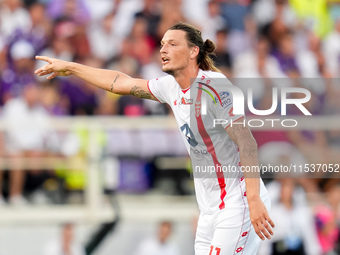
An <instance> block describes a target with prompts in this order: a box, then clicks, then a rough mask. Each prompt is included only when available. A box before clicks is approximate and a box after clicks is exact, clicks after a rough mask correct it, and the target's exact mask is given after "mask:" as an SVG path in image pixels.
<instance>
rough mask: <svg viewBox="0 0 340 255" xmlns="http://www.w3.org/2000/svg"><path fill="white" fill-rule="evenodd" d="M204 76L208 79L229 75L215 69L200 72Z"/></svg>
mask: <svg viewBox="0 0 340 255" xmlns="http://www.w3.org/2000/svg"><path fill="white" fill-rule="evenodd" d="M200 73H201V74H202V75H203V76H205V77H206V78H208V79H211V80H214V79H219V78H225V79H227V77H226V76H225V75H224V74H223V73H219V72H215V71H203V70H201V72H200Z"/></svg>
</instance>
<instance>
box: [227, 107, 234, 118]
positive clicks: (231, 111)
mask: <svg viewBox="0 0 340 255" xmlns="http://www.w3.org/2000/svg"><path fill="white" fill-rule="evenodd" d="M233 110H234V107H231V109H230V111H229V112H228V113H229V117H234V116H235V115H234V114H233Z"/></svg>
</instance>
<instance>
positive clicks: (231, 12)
mask: <svg viewBox="0 0 340 255" xmlns="http://www.w3.org/2000/svg"><path fill="white" fill-rule="evenodd" d="M180 21H184V22H188V23H190V24H193V25H195V26H196V27H198V28H200V29H201V31H202V36H203V38H204V39H208V38H209V39H211V40H212V41H214V42H215V44H216V52H215V53H216V54H215V55H214V56H212V58H213V59H214V61H215V63H216V65H217V67H218V68H219V69H220V70H221V72H223V73H224V74H225V75H226V76H227V77H228V78H229V79H232V80H233V81H234V83H235V84H236V85H238V86H239V87H241V88H242V89H248V88H250V89H253V102H254V106H255V108H256V109H269V108H270V106H271V104H272V100H271V98H272V96H271V95H272V88H273V87H285V86H293V87H304V88H307V89H308V90H309V91H310V92H311V93H312V98H311V100H310V101H309V102H308V103H306V104H305V107H306V108H307V109H308V110H309V111H310V112H311V113H312V114H313V116H321V115H323V116H325V115H327V116H332V115H338V114H339V112H340V100H338V98H339V96H340V86H339V85H338V84H337V83H336V82H337V78H339V76H340V1H338V0H96V1H94V0H0V114H1V115H0V120H2V121H4V122H6V123H8V124H9V125H10V127H11V131H10V132H9V133H7V134H6V135H0V155H6V157H8V158H9V159H11V160H12V165H11V166H12V168H13V169H14V170H12V171H10V176H9V177H10V178H9V181H8V182H7V186H8V194H9V195H8V196H9V201H10V202H11V203H13V204H22V203H25V202H24V201H23V198H22V197H21V194H22V192H23V188H24V183H25V178H28V177H27V176H26V177H25V175H24V174H23V171H21V169H22V168H23V167H22V166H21V165H20V164H19V163H15V162H16V161H15V159H16V158H18V157H30V158H37V157H41V156H42V155H45V154H46V149H48V150H49V151H50V152H53V151H55V150H56V148H59V147H60V144H58V143H60V142H59V141H58V140H60V136H59V137H58V138H56V137H55V136H54V135H51V132H50V131H51V127H50V126H49V125H48V123H47V121H46V119H47V117H49V116H74V115H90V116H92V115H96V116H99V115H101V116H103V115H104V116H111V115H123V116H143V115H168V114H170V111H169V108H168V107H167V106H165V105H161V104H159V103H157V102H154V101H150V100H143V99H139V98H135V97H131V96H124V97H121V96H118V95H114V94H112V93H106V92H105V91H102V90H100V89H97V88H96V87H94V86H92V85H90V84H87V83H86V82H83V81H81V80H80V79H77V78H74V77H68V78H56V79H54V80H52V81H47V80H46V79H45V78H41V77H37V76H36V75H34V70H35V69H36V68H38V67H40V66H42V65H43V63H42V62H39V61H36V60H35V59H34V56H35V55H46V56H50V57H56V58H60V59H63V60H67V61H76V62H79V63H83V64H86V65H90V66H93V67H98V68H108V69H115V70H119V71H122V72H124V73H126V74H128V75H130V76H132V77H140V78H143V79H153V78H157V77H160V76H163V75H165V74H164V73H163V72H162V70H161V63H160V56H159V45H160V40H161V38H162V36H163V34H164V33H165V32H166V30H167V29H168V28H169V27H170V26H171V25H173V24H174V23H176V22H180ZM274 78H275V79H274ZM285 78H290V80H289V82H286V81H285V80H286V79H285ZM296 97H298V95H296ZM288 112H289V114H292V115H301V112H299V111H297V109H296V108H294V109H289V110H288ZM23 128H24V129H25V130H26V132H27V130H30V131H29V135H27V133H23V132H22V130H23ZM84 130H85V129H84V128H83V127H81V128H79V129H78V130H77V131H76V134H77V137H78V140H80V142H78V146H76V147H77V148H74V145H72V144H74V143H73V142H72V139H73V138H70V137H67V135H66V134H64V136H63V138H64V139H65V140H66V141H67V142H65V145H64V146H63V147H64V148H63V149H62V151H63V153H62V154H63V155H74V154H76V153H74V152H73V151H78V152H79V151H81V152H80V153H78V154H77V155H78V156H79V155H83V154H84V152H83V151H82V149H83V148H84V147H86V143H87V142H86V141H85V140H86V138H88V134H86V131H84ZM98 136H99V137H101V134H99V135H98ZM112 137H113V138H112ZM126 137H128V135H127V136H126ZM160 137H161V136H160ZM254 137H255V139H256V140H257V143H258V145H259V155H260V160H261V162H263V163H268V164H274V165H275V164H276V165H280V164H284V165H289V164H305V163H316V164H323V163H325V164H339V158H340V131H339V130H334V129H332V130H315V131H313V130H309V131H307V130H293V131H290V132H283V131H265V132H264V131H255V132H254ZM47 138H48V139H47ZM123 138H125V136H122V134H119V135H116V136H114V134H113V135H112V136H111V139H121V140H122V139H123ZM149 138H150V136H146V138H145V140H148V141H149V140H150V139H149ZM98 139H99V140H101V139H102V140H105V139H104V138H98ZM162 139H163V138H161V139H158V142H159V141H161V140H162ZM107 140H108V141H110V139H109V138H108V139H107ZM99 143H100V142H99ZM163 143H164V144H166V143H167V142H166V141H165V140H164V141H163ZM121 144H122V146H123V145H124V144H125V145H126V144H127V143H126V142H122V143H121ZM150 148H151V147H150ZM112 150H113V151H114V149H112ZM129 150H130V149H129V148H127V149H126V151H129ZM141 151H144V152H146V151H149V152H150V150H147V149H146V150H141ZM155 151H158V152H159V151H160V150H159V149H157V150H155ZM58 153H60V152H58ZM150 153H151V152H150ZM129 162H130V161H129ZM111 163H112V162H111ZM127 164H131V162H130V163H127ZM129 167H132V168H134V169H137V168H138V167H139V165H133V164H132V165H130V166H129ZM31 168H32V169H36V167H34V164H33V165H32V166H31ZM61 168H63V167H61ZM29 176H33V177H34V178H32V179H30V180H31V182H30V183H31V184H32V183H33V184H34V183H35V182H36V183H37V185H39V184H41V183H43V181H45V180H46V176H44V175H43V176H41V173H39V171H37V170H32V171H30V172H29ZM37 176H40V177H39V178H37ZM5 177H6V176H5ZM326 177H327V178H324V176H320V178H313V179H305V178H291V179H277V180H275V181H273V182H272V183H271V184H270V187H269V189H270V190H271V191H270V192H271V194H274V195H273V197H272V200H273V201H275V202H274V205H275V207H274V208H275V209H274V213H273V214H274V216H273V218H274V221H275V217H276V218H277V219H282V215H285V216H286V215H292V217H288V218H287V221H286V222H285V223H283V227H282V228H281V229H285V227H286V230H282V232H280V233H281V234H278V235H277V236H278V239H277V240H274V241H275V242H274V244H271V246H268V247H271V248H272V249H273V250H275V252H276V253H275V254H304V253H303V252H306V253H305V254H320V253H317V251H318V249H319V248H310V247H314V246H313V244H315V242H314V243H313V240H314V239H313V238H314V237H315V238H318V239H319V240H320V247H321V248H322V250H323V254H336V253H335V251H336V249H338V248H336V244H337V240H338V239H339V224H338V218H339V216H338V215H339V213H338V208H339V200H340V198H339V188H338V185H339V182H338V180H339V179H335V178H334V177H336V178H338V177H339V174H338V175H337V176H334V175H331V176H326ZM3 178H4V177H3V174H2V171H1V172H0V189H1V190H2V189H4V188H3V187H2V183H3V181H2V179H3ZM6 178H7V177H6ZM70 178H71V179H72V178H73V177H72V176H71V177H70ZM75 178H79V176H78V177H75ZM32 180H34V181H32ZM76 182H77V181H76ZM73 183H74V182H73ZM80 183H81V184H79V185H78V186H79V187H82V185H83V183H84V182H83V180H81V181H80ZM37 185H33V186H37ZM75 186H77V184H76V185H75ZM301 187H302V188H303V189H302V191H301V190H300V191H298V192H297V193H294V192H293V190H294V189H295V188H297V189H299V188H301ZM283 191H284V192H283ZM320 191H321V193H320ZM299 192H300V193H299ZM293 194H295V195H296V194H302V195H301V196H298V197H296V196H295V197H294V198H293ZM306 194H307V196H308V195H310V194H313V195H315V194H316V196H318V195H320V194H322V195H323V196H326V197H327V200H326V199H325V200H323V201H324V203H323V204H318V206H315V211H313V212H310V214H311V215H314V218H313V217H312V216H311V217H310V218H308V217H307V216H306V217H305V218H304V221H298V222H296V221H297V219H300V216H301V215H309V213H308V212H307V213H306V210H308V209H306V208H307V207H305V205H306V201H308V199H309V198H306V197H305V195H306ZM311 199H313V198H311ZM313 201H315V200H313ZM317 201H320V199H319V200H317ZM3 203H4V200H3V198H2V197H1V196H0V205H1V204H3ZM308 208H310V207H308ZM293 209H294V210H293ZM295 209H296V210H295ZM300 214H301V215H300ZM299 215H300V216H299ZM302 217H304V216H302ZM278 221H279V220H277V221H276V222H278ZM313 221H314V222H315V226H316V227H315V229H314V230H313V229H312V230H311V229H310V227H311V226H314V224H313ZM311 224H312V225H311ZM287 226H294V227H293V230H294V231H292V228H287ZM306 226H309V227H307V228H306ZM313 231H315V236H314V237H310V235H311V233H313ZM303 244H304V245H303ZM268 247H267V249H270V248H268ZM282 247H285V249H286V251H288V252H290V253H283V252H282V249H283V248H282ZM306 249H307V250H308V249H309V250H308V251H306ZM283 250H284V249H283ZM313 250H314V253H313ZM280 251H281V253H280ZM293 252H295V253H293ZM332 252H333V253H332ZM273 254H274V253H273Z"/></svg>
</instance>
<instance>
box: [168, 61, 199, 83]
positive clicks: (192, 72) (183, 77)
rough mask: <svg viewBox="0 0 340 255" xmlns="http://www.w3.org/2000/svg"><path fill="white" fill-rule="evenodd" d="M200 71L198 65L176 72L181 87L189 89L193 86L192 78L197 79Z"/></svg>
mask: <svg viewBox="0 0 340 255" xmlns="http://www.w3.org/2000/svg"><path fill="white" fill-rule="evenodd" d="M198 72H199V67H198V66H196V65H195V66H191V67H188V68H186V69H184V70H180V71H178V72H177V73H174V75H173V76H174V77H175V80H176V81H177V83H178V84H179V86H180V87H181V89H187V88H189V87H190V86H191V79H192V78H193V79H196V77H197V75H198Z"/></svg>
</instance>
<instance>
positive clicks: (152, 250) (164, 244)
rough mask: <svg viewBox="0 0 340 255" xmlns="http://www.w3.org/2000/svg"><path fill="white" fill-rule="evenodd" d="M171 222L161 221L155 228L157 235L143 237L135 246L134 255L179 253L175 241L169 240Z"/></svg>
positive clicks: (172, 254)
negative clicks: (156, 228)
mask: <svg viewBox="0 0 340 255" xmlns="http://www.w3.org/2000/svg"><path fill="white" fill-rule="evenodd" d="M172 228H173V226H172V223H171V222H169V221H162V222H161V223H160V224H159V226H158V230H157V236H152V237H148V238H145V239H144V240H142V242H141V243H140V244H139V245H138V246H137V248H136V250H135V252H134V254H135V255H158V254H164V255H179V254H180V252H179V248H178V246H177V245H176V243H174V242H172V241H171V240H170V237H171V234H172Z"/></svg>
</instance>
